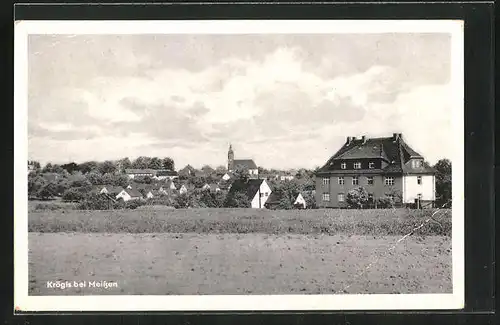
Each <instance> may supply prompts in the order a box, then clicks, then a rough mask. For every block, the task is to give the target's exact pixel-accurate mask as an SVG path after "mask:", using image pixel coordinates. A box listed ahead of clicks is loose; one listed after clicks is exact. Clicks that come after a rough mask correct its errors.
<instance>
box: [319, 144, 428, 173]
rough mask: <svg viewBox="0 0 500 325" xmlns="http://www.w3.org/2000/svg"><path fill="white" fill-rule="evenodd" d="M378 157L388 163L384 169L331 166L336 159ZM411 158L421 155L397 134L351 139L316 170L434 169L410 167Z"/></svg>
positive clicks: (389, 170) (394, 170) (379, 171)
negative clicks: (345, 168) (355, 168)
mask: <svg viewBox="0 0 500 325" xmlns="http://www.w3.org/2000/svg"><path fill="white" fill-rule="evenodd" d="M370 158H372V159H373V158H380V159H383V160H384V161H386V162H387V163H388V166H387V167H385V168H384V169H382V170H380V169H358V170H335V169H334V168H332V167H331V165H332V163H333V162H334V161H337V160H352V159H370ZM412 158H420V159H423V157H422V155H420V154H419V153H418V152H416V151H415V150H413V149H412V148H411V147H410V146H409V145H408V144H407V143H406V142H405V141H404V140H403V138H402V135H401V134H399V137H398V138H397V139H396V138H395V137H394V136H392V137H385V138H368V139H365V140H363V139H353V140H352V141H351V142H346V143H345V144H344V145H343V146H342V147H341V148H340V149H339V150H338V151H337V152H336V153H335V154H334V155H333V156H332V157H330V159H328V161H327V163H326V164H325V165H324V166H323V167H321V168H320V169H319V170H318V174H321V173H333V174H353V175H356V174H380V173H381V172H383V173H403V172H408V173H409V172H411V173H433V172H434V170H433V169H432V168H431V167H430V166H429V165H428V164H427V163H424V166H422V167H420V168H416V169H414V168H411V166H406V163H407V162H408V161H409V160H410V159H412Z"/></svg>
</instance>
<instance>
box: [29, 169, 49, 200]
mask: <svg viewBox="0 0 500 325" xmlns="http://www.w3.org/2000/svg"><path fill="white" fill-rule="evenodd" d="M45 184H46V180H45V179H44V178H43V177H41V176H40V175H38V174H35V173H33V174H28V197H36V196H37V195H38V191H40V189H41V188H42V187H43V186H44V185H45Z"/></svg>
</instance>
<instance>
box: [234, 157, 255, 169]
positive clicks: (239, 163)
mask: <svg viewBox="0 0 500 325" xmlns="http://www.w3.org/2000/svg"><path fill="white" fill-rule="evenodd" d="M233 166H234V168H237V167H240V168H244V169H257V165H256V164H255V162H254V161H253V159H235V160H234V162H233Z"/></svg>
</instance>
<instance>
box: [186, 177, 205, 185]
mask: <svg viewBox="0 0 500 325" xmlns="http://www.w3.org/2000/svg"><path fill="white" fill-rule="evenodd" d="M206 182H207V180H206V179H205V177H191V178H190V179H189V183H190V184H192V185H194V187H196V188H198V187H202V186H203V185H205V183H206Z"/></svg>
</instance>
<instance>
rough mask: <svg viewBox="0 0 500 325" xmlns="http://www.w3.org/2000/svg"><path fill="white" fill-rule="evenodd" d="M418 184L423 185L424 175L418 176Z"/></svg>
mask: <svg viewBox="0 0 500 325" xmlns="http://www.w3.org/2000/svg"><path fill="white" fill-rule="evenodd" d="M417 184H418V185H422V176H417Z"/></svg>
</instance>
